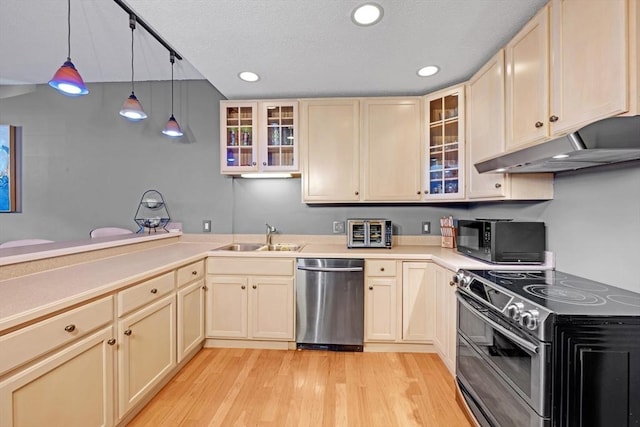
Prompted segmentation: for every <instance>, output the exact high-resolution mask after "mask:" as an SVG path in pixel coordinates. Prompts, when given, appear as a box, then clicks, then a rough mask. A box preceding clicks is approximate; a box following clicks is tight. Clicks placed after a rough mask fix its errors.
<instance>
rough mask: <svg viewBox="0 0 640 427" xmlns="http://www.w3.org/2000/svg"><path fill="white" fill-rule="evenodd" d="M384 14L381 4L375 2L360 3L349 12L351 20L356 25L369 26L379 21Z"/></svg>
mask: <svg viewBox="0 0 640 427" xmlns="http://www.w3.org/2000/svg"><path fill="white" fill-rule="evenodd" d="M382 15H384V11H383V9H382V6H380V5H379V4H376V3H365V4H362V5H360V6H358V7H356V8H355V9H353V12H351V20H352V21H353V22H354V23H355V24H356V25H362V26H369V25H373V24H376V23H378V22H380V20H381V19H382Z"/></svg>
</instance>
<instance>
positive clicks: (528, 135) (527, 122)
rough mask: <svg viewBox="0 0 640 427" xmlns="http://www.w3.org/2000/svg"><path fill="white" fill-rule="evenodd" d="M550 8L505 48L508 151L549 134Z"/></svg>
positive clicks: (533, 20)
mask: <svg viewBox="0 0 640 427" xmlns="http://www.w3.org/2000/svg"><path fill="white" fill-rule="evenodd" d="M548 23H549V7H548V6H545V7H543V8H542V9H541V10H540V11H539V12H538V14H537V15H536V16H535V17H534V18H533V19H532V20H531V21H529V23H527V25H525V26H524V27H523V28H522V30H520V32H519V33H518V34H517V35H516V36H515V37H514V38H513V39H512V40H511V42H509V44H508V45H507V46H506V48H505V57H506V64H507V65H506V78H507V80H506V82H507V90H506V95H507V119H506V125H507V143H506V148H507V150H511V149H514V148H517V147H520V146H523V145H529V144H531V143H534V142H536V141H541V140H543V139H545V138H546V137H547V136H548V135H549V120H548V118H549V24H548Z"/></svg>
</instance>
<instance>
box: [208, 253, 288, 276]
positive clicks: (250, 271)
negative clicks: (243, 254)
mask: <svg viewBox="0 0 640 427" xmlns="http://www.w3.org/2000/svg"><path fill="white" fill-rule="evenodd" d="M293 267H294V260H293V259H274V258H257V259H256V258H217V257H211V258H209V259H208V260H207V273H208V274H242V275H243V276H247V275H260V276H293Z"/></svg>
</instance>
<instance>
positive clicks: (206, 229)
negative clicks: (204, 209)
mask: <svg viewBox="0 0 640 427" xmlns="http://www.w3.org/2000/svg"><path fill="white" fill-rule="evenodd" d="M202 232H203V233H211V220H210V219H205V220H203V221H202Z"/></svg>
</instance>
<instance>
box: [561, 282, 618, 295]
mask: <svg viewBox="0 0 640 427" xmlns="http://www.w3.org/2000/svg"><path fill="white" fill-rule="evenodd" d="M560 284H561V285H564V286H566V287H568V288H573V289H582V290H583V291H591V292H605V291H608V290H609V288H608V287H606V286H605V285H603V284H602V283H597V282H591V281H589V282H583V281H579V280H561V281H560Z"/></svg>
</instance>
